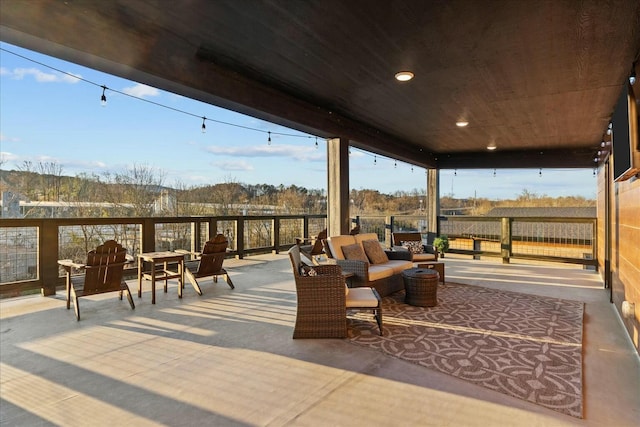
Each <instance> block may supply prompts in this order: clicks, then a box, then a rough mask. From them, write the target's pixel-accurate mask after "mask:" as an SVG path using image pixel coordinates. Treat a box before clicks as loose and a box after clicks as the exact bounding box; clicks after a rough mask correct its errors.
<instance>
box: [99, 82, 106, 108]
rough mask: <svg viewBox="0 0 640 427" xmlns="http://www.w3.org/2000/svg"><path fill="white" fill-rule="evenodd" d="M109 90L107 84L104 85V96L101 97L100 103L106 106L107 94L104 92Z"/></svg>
mask: <svg viewBox="0 0 640 427" xmlns="http://www.w3.org/2000/svg"><path fill="white" fill-rule="evenodd" d="M106 90H107V87H106V86H105V85H102V96H101V97H100V104H101V105H102V106H103V107H105V106H106V105H107V95H105V94H104V92H105V91H106Z"/></svg>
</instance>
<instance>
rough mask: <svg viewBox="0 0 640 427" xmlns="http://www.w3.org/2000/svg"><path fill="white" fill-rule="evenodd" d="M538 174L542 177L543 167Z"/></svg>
mask: <svg viewBox="0 0 640 427" xmlns="http://www.w3.org/2000/svg"><path fill="white" fill-rule="evenodd" d="M538 176H539V177H540V178H542V168H540V171H539V172H538Z"/></svg>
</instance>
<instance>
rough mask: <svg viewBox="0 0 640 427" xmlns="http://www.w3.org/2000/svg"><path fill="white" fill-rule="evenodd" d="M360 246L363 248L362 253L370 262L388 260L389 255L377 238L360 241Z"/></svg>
mask: <svg viewBox="0 0 640 427" xmlns="http://www.w3.org/2000/svg"><path fill="white" fill-rule="evenodd" d="M362 247H363V248H364V253H365V254H366V255H367V258H369V261H371V264H384V263H385V262H388V261H389V257H388V256H387V254H386V253H385V252H384V250H383V249H382V246H380V243H379V242H378V240H377V239H376V240H364V241H363V242H362Z"/></svg>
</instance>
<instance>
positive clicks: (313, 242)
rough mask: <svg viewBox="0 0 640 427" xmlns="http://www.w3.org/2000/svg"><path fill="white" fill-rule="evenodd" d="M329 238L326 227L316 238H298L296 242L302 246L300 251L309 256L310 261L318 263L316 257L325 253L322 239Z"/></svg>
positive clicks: (299, 246)
mask: <svg viewBox="0 0 640 427" xmlns="http://www.w3.org/2000/svg"><path fill="white" fill-rule="evenodd" d="M326 238H327V229H326V228H325V229H324V230H322V231H321V232H320V233H318V236H317V237H315V238H299V237H298V238H296V244H297V245H298V248H300V253H301V254H302V255H304V256H305V257H307V258H308V259H309V261H311V262H312V263H314V264H315V265H318V264H319V263H318V260H317V259H316V257H317V256H318V255H322V254H324V246H323V244H322V241H323V240H324V239H326Z"/></svg>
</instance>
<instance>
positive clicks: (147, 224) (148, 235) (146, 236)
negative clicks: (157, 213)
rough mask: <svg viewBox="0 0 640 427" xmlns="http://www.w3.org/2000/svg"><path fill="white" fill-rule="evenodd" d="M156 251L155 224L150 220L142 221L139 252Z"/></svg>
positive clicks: (144, 219)
mask: <svg viewBox="0 0 640 427" xmlns="http://www.w3.org/2000/svg"><path fill="white" fill-rule="evenodd" d="M155 250H156V224H155V222H154V221H153V219H151V218H143V219H142V249H141V250H140V252H154V251H155Z"/></svg>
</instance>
